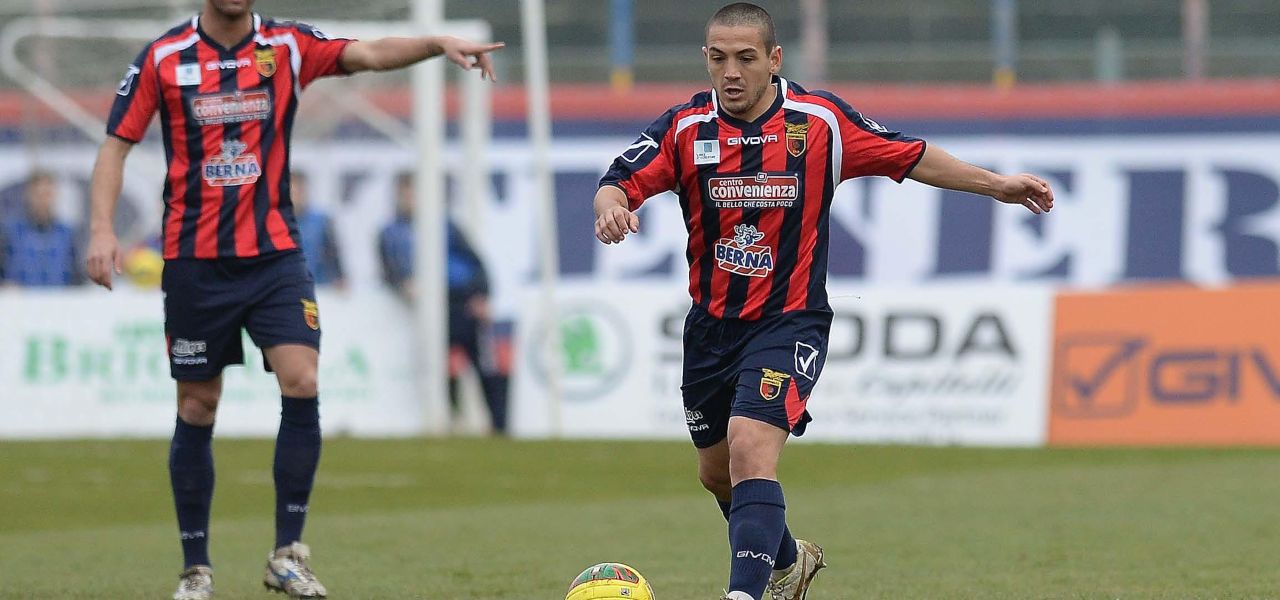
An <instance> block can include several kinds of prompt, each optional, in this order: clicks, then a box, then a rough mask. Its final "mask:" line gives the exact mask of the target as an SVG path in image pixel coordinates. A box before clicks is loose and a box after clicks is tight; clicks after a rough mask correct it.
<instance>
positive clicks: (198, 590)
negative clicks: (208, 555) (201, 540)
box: [173, 565, 213, 600]
mask: <svg viewBox="0 0 1280 600" xmlns="http://www.w3.org/2000/svg"><path fill="white" fill-rule="evenodd" d="M212 597H213V569H210V568H209V567H208V566H207V565H196V566H194V567H191V568H190V569H187V570H186V571H183V572H182V575H180V576H179V579H178V590H177V591H176V592H174V593H173V600H209V599H210V598H212Z"/></svg>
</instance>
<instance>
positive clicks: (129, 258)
mask: <svg viewBox="0 0 1280 600" xmlns="http://www.w3.org/2000/svg"><path fill="white" fill-rule="evenodd" d="M163 272H164V257H163V256H161V255H160V253H159V252H157V251H155V250H154V249H153V248H150V247H148V246H138V247H136V248H134V249H132V250H130V251H129V253H128V254H126V255H125V256H124V273H125V275H128V276H129V280H130V281H132V282H133V285H135V286H137V287H140V288H143V289H154V288H158V287H160V275H161V273H163Z"/></svg>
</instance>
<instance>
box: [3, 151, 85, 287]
mask: <svg viewBox="0 0 1280 600" xmlns="http://www.w3.org/2000/svg"><path fill="white" fill-rule="evenodd" d="M23 193H24V197H25V200H26V208H27V210H26V214H23V215H20V216H19V217H18V218H16V219H13V220H12V221H9V222H7V223H5V224H4V227H3V228H0V281H3V282H5V283H8V284H15V285H20V286H28V287H41V286H64V285H77V284H79V283H81V282H82V281H83V279H84V278H83V275H82V272H81V271H80V260H79V258H77V255H78V252H77V250H76V234H75V230H74V229H73V228H72V227H71V226H70V225H67V224H66V223H62V222H60V221H58V220H57V219H56V217H55V216H54V214H53V211H54V206H55V204H56V202H57V197H58V185H57V180H56V179H54V177H53V174H52V173H49V172H48V171H40V170H36V171H32V173H31V175H29V176H28V177H27V183H26V185H25V186H24V188H23Z"/></svg>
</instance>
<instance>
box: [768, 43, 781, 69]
mask: <svg viewBox="0 0 1280 600" xmlns="http://www.w3.org/2000/svg"><path fill="white" fill-rule="evenodd" d="M781 70H782V45H781V44H779V45H777V46H774V47H773V51H772V52H770V53H769V73H771V74H773V75H777V74H778V71H781Z"/></svg>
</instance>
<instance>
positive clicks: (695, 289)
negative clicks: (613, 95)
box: [600, 77, 925, 320]
mask: <svg viewBox="0 0 1280 600" xmlns="http://www.w3.org/2000/svg"><path fill="white" fill-rule="evenodd" d="M773 85H775V86H776V87H777V90H778V93H777V95H776V97H775V99H774V102H773V104H772V105H771V106H770V107H769V108H768V110H767V111H765V113H764V114H762V115H761V116H760V117H758V118H757V119H755V120H754V121H752V122H745V121H742V120H740V119H737V118H734V117H733V116H730V115H728V114H726V113H724V112H723V111H721V110H720V109H719V103H718V101H717V98H716V94H715V91H714V90H710V91H705V92H701V93H699V94H697V95H695V96H694V97H693V98H692V99H691V100H690V101H689V102H687V103H685V104H682V105H679V106H676V107H673V108H671V109H670V110H668V111H667V112H666V114H664V115H663V116H661V117H659V118H658V120H657V121H654V122H653V124H652V125H650V126H649V128H648V129H647V130H645V132H644V133H642V134H641V135H640V137H639V139H637V140H636V141H635V143H633V144H632V145H631V146H630V147H628V148H627V149H626V151H624V152H623V153H622V155H621V156H619V157H618V158H617V159H615V160H614V161H613V164H612V166H611V167H610V168H609V171H608V172H607V173H606V174H605V176H604V178H602V179H601V180H600V185H602V186H604V185H611V186H615V187H618V188H620V189H621V190H622V191H623V192H624V193H625V194H626V196H627V199H628V201H629V203H630V208H631V210H635V209H637V208H639V207H640V205H641V204H642V203H643V202H644V201H645V200H646V199H647V198H649V197H651V196H654V195H656V194H659V193H662V192H665V191H675V192H676V194H677V196H678V197H679V199H680V207H681V209H682V211H683V213H684V218H685V226H686V228H687V229H688V231H689V243H688V247H687V249H686V258H687V259H688V262H689V295H690V296H692V298H693V302H694V303H695V304H697V305H700V306H702V307H703V308H704V309H706V310H707V312H708V313H710V314H711V315H713V316H715V317H718V318H740V319H747V320H754V319H759V318H761V317H763V316H769V315H776V314H780V313H783V312H788V311H794V310H828V311H829V310H830V306H829V305H828V303H827V292H826V279H827V247H828V243H829V231H830V215H831V211H830V209H831V199H832V197H833V195H834V193H835V189H836V186H837V185H839V184H840V183H841V182H842V181H845V180H847V179H851V178H854V177H860V176H865V175H882V176H886V177H890V178H892V179H894V180H895V181H898V182H901V181H902V180H903V179H905V178H906V177H907V175H908V174H909V173H910V172H911V170H912V169H913V168H914V167H915V165H916V163H917V162H919V161H920V158H921V157H922V156H923V155H924V148H925V143H924V141H923V140H919V139H915V138H911V137H907V136H904V135H902V134H901V133H898V132H894V131H889V130H887V129H885V128H884V127H882V126H880V125H879V124H878V123H876V122H875V121H872V120H871V119H869V118H867V117H864V116H863V115H862V114H860V113H859V112H858V111H856V110H854V109H853V107H851V106H849V104H848V103H846V102H845V101H844V100H841V99H840V98H838V97H837V96H835V95H833V94H831V93H829V92H824V91H813V92H808V91H805V90H804V89H803V88H801V87H800V86H799V85H796V84H794V83H790V82H788V81H787V80H785V79H782V78H780V77H774V81H773Z"/></svg>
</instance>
